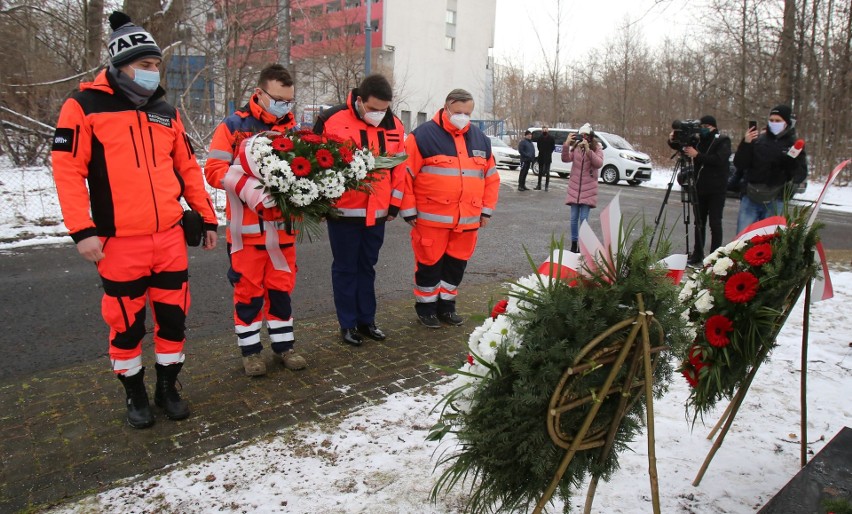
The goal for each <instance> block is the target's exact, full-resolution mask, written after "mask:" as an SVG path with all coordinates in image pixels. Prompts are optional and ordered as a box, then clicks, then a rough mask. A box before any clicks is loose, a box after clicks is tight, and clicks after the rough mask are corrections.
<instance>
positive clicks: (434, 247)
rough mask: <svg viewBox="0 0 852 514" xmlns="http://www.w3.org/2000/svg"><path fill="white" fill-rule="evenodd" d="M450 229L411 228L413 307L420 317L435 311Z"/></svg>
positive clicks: (419, 226) (418, 226)
mask: <svg viewBox="0 0 852 514" xmlns="http://www.w3.org/2000/svg"><path fill="white" fill-rule="evenodd" d="M449 233H450V230H448V229H436V228H432V227H426V226H423V225H415V226H414V227H413V228H412V229H411V248H412V250H414V260H415V264H414V300H415V304H414V308H415V310H416V311H417V314H418V315H420V316H428V315H431V314H436V313H437V312H438V295H439V294H440V292H441V266H442V259H443V256H444V251H445V250H446V248H447V241H448V238H449Z"/></svg>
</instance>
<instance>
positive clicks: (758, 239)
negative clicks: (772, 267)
mask: <svg viewBox="0 0 852 514" xmlns="http://www.w3.org/2000/svg"><path fill="white" fill-rule="evenodd" d="M777 235H778V234H776V233H772V234H764V235H762V236H754V237H752V238H751V239H750V241H751V244H753V245H759V244H763V243H768V242H769V241H772V240H773V239H775V237H776V236H777Z"/></svg>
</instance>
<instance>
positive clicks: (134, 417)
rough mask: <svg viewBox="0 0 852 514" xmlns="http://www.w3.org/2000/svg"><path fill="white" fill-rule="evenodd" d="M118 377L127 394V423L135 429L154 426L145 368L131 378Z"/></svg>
mask: <svg viewBox="0 0 852 514" xmlns="http://www.w3.org/2000/svg"><path fill="white" fill-rule="evenodd" d="M116 376H117V377H118V379H119V380H121V383H122V385H124V391H125V392H126V393H127V423H128V424H129V425H130V426H131V427H133V428H148V427H150V426H151V425H153V424H154V414H153V413H151V406H150V405H149V404H148V392H147V391H146V390H145V368H142V369H141V370H140V371H139V373H137V374H135V375H133V376H131V377H126V376H124V375H116Z"/></svg>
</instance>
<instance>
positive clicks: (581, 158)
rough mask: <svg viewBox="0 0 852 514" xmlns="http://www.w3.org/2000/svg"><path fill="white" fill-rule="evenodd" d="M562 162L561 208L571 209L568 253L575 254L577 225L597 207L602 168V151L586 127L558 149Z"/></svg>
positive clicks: (581, 128)
mask: <svg viewBox="0 0 852 514" xmlns="http://www.w3.org/2000/svg"><path fill="white" fill-rule="evenodd" d="M562 162H570V163H571V175H570V176H569V177H568V195H567V196H566V197H565V204H566V205H568V206H570V208H571V251H572V252H578V251H579V243H578V240H579V228H580V225H581V224H582V223H583V222H584V221H585V220H587V219H588V218H589V212H590V210H591V209H592V208H594V207H597V204H598V176H599V175H600V172H601V166H603V148H601V145H600V143H598V141H597V140H596V139H595V133H594V131H593V130H592V126H591V125H589V124H588V123H586V124H584V125H583V126H582V127H580V129H579V130H578V131H577V133H576V134H571V136H569V138H568V141H567V142H566V144H564V145H562Z"/></svg>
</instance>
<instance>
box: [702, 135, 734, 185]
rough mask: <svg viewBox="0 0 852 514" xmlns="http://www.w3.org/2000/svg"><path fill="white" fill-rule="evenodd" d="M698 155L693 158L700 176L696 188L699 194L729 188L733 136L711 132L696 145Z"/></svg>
mask: <svg viewBox="0 0 852 514" xmlns="http://www.w3.org/2000/svg"><path fill="white" fill-rule="evenodd" d="M695 149H696V150H698V155H696V156H695V159H693V164H694V165H695V174H696V177H698V180H697V182H696V185H695V188H696V190H697V191H698V194H699V195H707V194H724V193H725V190H727V188H728V174H729V161H730V159H731V138H729V137H728V136H723V135H722V134H719V132H718V131H713V132H711V133H710V134H709V135H708V136H707V137H703V138H701V139H700V140H699V141H698V144H697V145H695Z"/></svg>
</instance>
